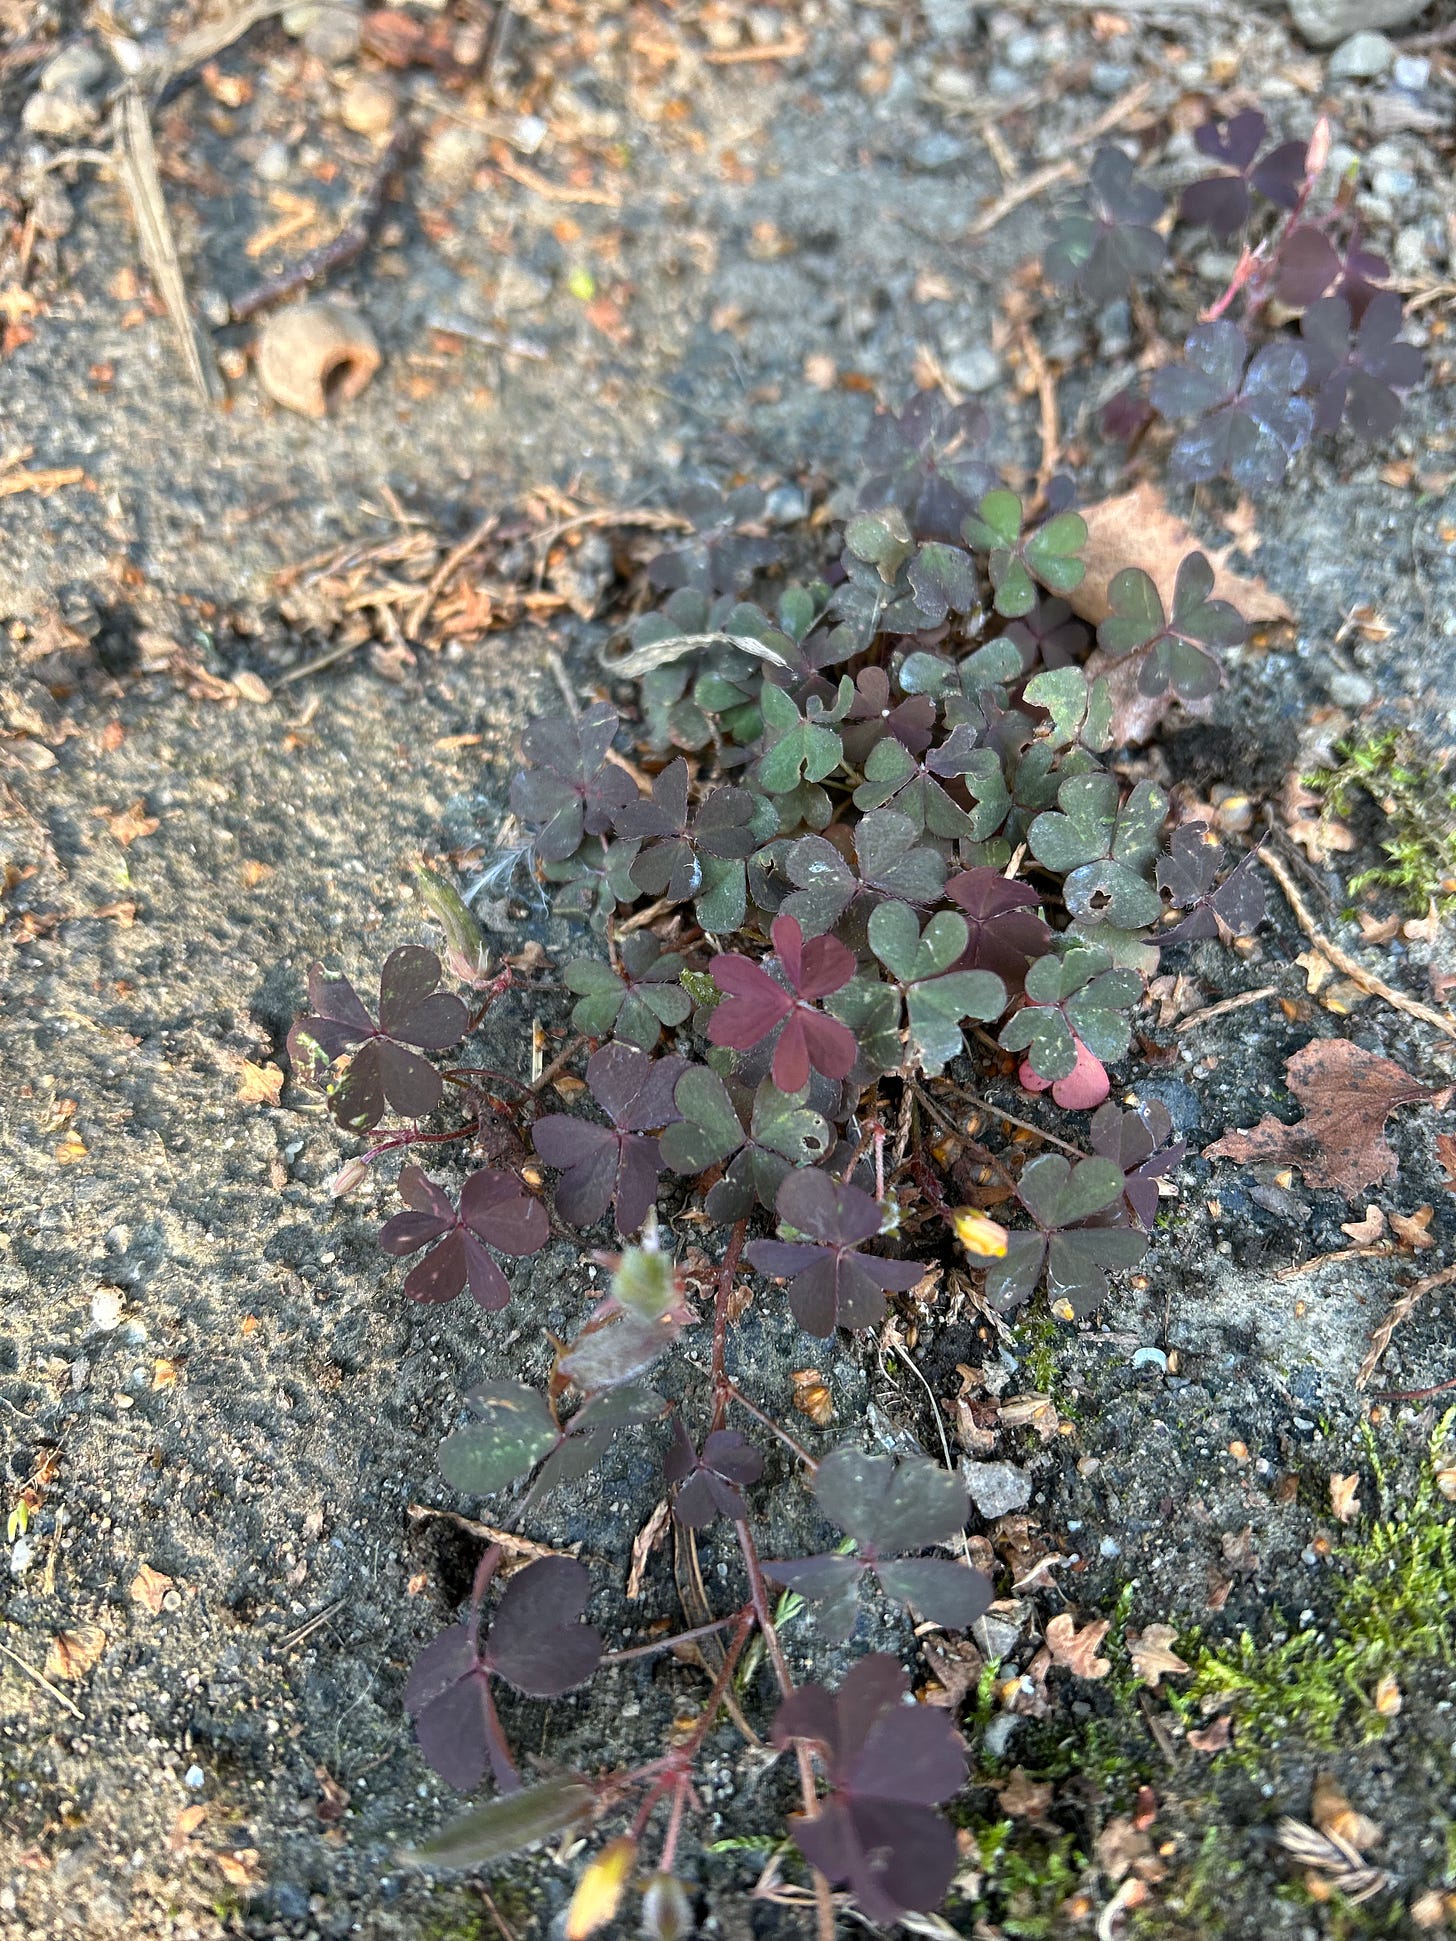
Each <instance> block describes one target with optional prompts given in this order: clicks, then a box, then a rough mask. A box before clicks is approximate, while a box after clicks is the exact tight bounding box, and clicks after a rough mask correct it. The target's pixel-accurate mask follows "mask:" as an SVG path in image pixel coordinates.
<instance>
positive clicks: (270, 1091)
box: [237, 1059, 283, 1105]
mask: <svg viewBox="0 0 1456 1941" xmlns="http://www.w3.org/2000/svg"><path fill="white" fill-rule="evenodd" d="M282 1092H283V1074H282V1072H281V1071H279V1069H278V1067H277V1066H276V1065H254V1064H252V1063H251V1062H250V1061H249V1060H247V1059H244V1061H243V1069H242V1075H241V1076H240V1078H239V1079H238V1090H237V1096H238V1099H239V1100H240V1101H241V1103H242V1104H244V1105H276V1104H277V1103H278V1100H279V1098H280V1097H281V1095H282Z"/></svg>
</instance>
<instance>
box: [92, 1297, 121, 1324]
mask: <svg viewBox="0 0 1456 1941" xmlns="http://www.w3.org/2000/svg"><path fill="white" fill-rule="evenodd" d="M121 1310H122V1296H121V1293H120V1291H119V1290H118V1289H117V1288H115V1287H98V1288H97V1290H96V1292H95V1293H94V1294H93V1295H92V1296H91V1325H92V1327H93V1328H95V1329H96V1330H97V1332H98V1333H100V1334H110V1333H111V1331H112V1329H113V1328H116V1327H119V1326H120V1325H121Z"/></svg>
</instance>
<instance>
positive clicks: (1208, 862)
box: [1157, 822, 1265, 944]
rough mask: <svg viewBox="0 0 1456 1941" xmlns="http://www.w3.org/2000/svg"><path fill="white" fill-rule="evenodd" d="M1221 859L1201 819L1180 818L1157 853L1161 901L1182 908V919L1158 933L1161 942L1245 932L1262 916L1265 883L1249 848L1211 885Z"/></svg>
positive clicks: (1221, 853) (1218, 846)
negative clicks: (1161, 852) (1184, 820)
mask: <svg viewBox="0 0 1456 1941" xmlns="http://www.w3.org/2000/svg"><path fill="white" fill-rule="evenodd" d="M1224 860H1225V852H1224V847H1223V844H1222V843H1221V842H1219V841H1218V839H1217V838H1216V837H1215V836H1213V835H1212V834H1211V833H1210V831H1209V829H1208V827H1207V825H1206V824H1205V823H1202V822H1187V823H1183V824H1182V825H1181V826H1180V827H1179V828H1177V829H1175V830H1174V831H1173V833H1172V835H1171V836H1170V837H1169V839H1168V850H1167V854H1166V855H1163V856H1160V857H1159V858H1158V865H1157V881H1158V889H1159V892H1160V893H1161V895H1162V897H1163V900H1164V901H1165V902H1166V903H1167V904H1168V906H1169V907H1170V908H1171V909H1174V910H1182V911H1183V912H1184V913H1185V914H1184V916H1183V918H1182V920H1181V921H1180V922H1178V923H1176V924H1174V925H1173V926H1172V928H1171V929H1168V930H1162V931H1159V933H1158V938H1157V941H1158V942H1159V943H1160V944H1175V943H1191V942H1192V941H1193V939H1194V938H1195V937H1221V936H1231V937H1246V936H1248V935H1249V934H1250V933H1251V932H1252V931H1255V930H1257V929H1258V927H1259V925H1260V924H1261V923H1262V922H1263V921H1264V908H1265V899H1264V882H1263V878H1262V877H1261V876H1260V874H1259V872H1258V870H1257V869H1256V868H1255V867H1254V862H1255V857H1254V852H1253V851H1250V853H1249V854H1248V855H1247V856H1245V857H1244V858H1243V860H1242V861H1241V862H1240V863H1239V864H1238V866H1237V867H1236V868H1235V869H1233V870H1231V871H1230V872H1229V874H1228V875H1227V876H1226V877H1225V878H1224V879H1223V881H1222V882H1221V883H1218V884H1217V887H1215V881H1216V878H1217V876H1218V872H1219V869H1220V868H1221V866H1222V865H1223V862H1224Z"/></svg>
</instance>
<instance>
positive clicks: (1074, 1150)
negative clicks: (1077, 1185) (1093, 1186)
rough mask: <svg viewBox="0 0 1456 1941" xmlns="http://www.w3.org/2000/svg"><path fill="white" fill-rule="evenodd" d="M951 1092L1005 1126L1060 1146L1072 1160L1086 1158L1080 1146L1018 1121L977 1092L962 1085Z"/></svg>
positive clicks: (1026, 1122) (1026, 1120)
mask: <svg viewBox="0 0 1456 1941" xmlns="http://www.w3.org/2000/svg"><path fill="white" fill-rule="evenodd" d="M951 1090H952V1091H953V1092H954V1093H955V1095H956V1097H957V1098H959V1099H965V1100H966V1102H967V1103H968V1104H970V1105H975V1106H979V1107H980V1109H981V1111H983V1112H990V1113H991V1114H993V1116H994V1117H996V1118H998V1119H1004V1120H1005V1121H1006V1123H1007V1125H1010V1126H1018V1127H1020V1129H1021V1131H1023V1132H1033V1133H1035V1134H1036V1136H1037V1138H1038V1139H1044V1140H1045V1141H1046V1143H1047V1144H1048V1145H1049V1146H1060V1147H1061V1149H1062V1151H1063V1152H1065V1153H1070V1154H1071V1156H1072V1158H1073V1159H1085V1158H1086V1157H1087V1154H1086V1153H1085V1152H1083V1150H1082V1148H1081V1147H1080V1146H1074V1145H1071V1144H1070V1143H1069V1142H1068V1141H1067V1140H1065V1139H1059V1138H1058V1137H1057V1135H1056V1133H1054V1132H1048V1131H1047V1130H1046V1129H1045V1128H1044V1127H1043V1126H1037V1125H1033V1124H1032V1123H1031V1121H1030V1119H1018V1118H1017V1116H1016V1114H1015V1113H1014V1112H1008V1111H1007V1110H1006V1107H1005V1106H1004V1105H993V1104H992V1102H991V1100H990V1099H983V1098H982V1097H981V1095H980V1093H979V1092H968V1091H967V1090H966V1089H965V1087H964V1086H963V1085H954V1086H952V1087H951Z"/></svg>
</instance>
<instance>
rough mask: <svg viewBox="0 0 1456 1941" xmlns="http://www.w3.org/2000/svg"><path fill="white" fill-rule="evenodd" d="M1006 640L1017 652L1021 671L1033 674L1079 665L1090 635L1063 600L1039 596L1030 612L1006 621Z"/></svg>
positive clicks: (1083, 657) (1084, 655) (1085, 652)
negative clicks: (1041, 668)
mask: <svg viewBox="0 0 1456 1941" xmlns="http://www.w3.org/2000/svg"><path fill="white" fill-rule="evenodd" d="M1006 638H1007V639H1008V640H1014V641H1015V642H1016V644H1017V646H1018V647H1019V648H1020V649H1021V660H1022V672H1023V673H1025V674H1034V673H1035V672H1036V670H1037V668H1038V667H1072V666H1079V665H1080V664H1081V663H1082V661H1084V660H1085V659H1086V658H1087V647H1088V643H1089V640H1090V638H1091V636H1090V635H1089V634H1088V632H1087V629H1086V628H1085V627H1084V626H1083V625H1082V622H1081V621H1080V620H1078V619H1076V618H1075V616H1074V615H1073V613H1072V609H1071V608H1070V607H1069V606H1068V605H1067V602H1066V601H1065V600H1052V599H1048V598H1046V596H1045V595H1043V596H1042V597H1040V598H1039V599H1038V600H1037V603H1036V605H1035V606H1034V607H1033V608H1032V609H1031V612H1030V613H1028V614H1025V615H1024V616H1023V617H1022V618H1021V619H1020V620H1012V621H1011V622H1009V624H1008V625H1007V628H1006Z"/></svg>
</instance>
